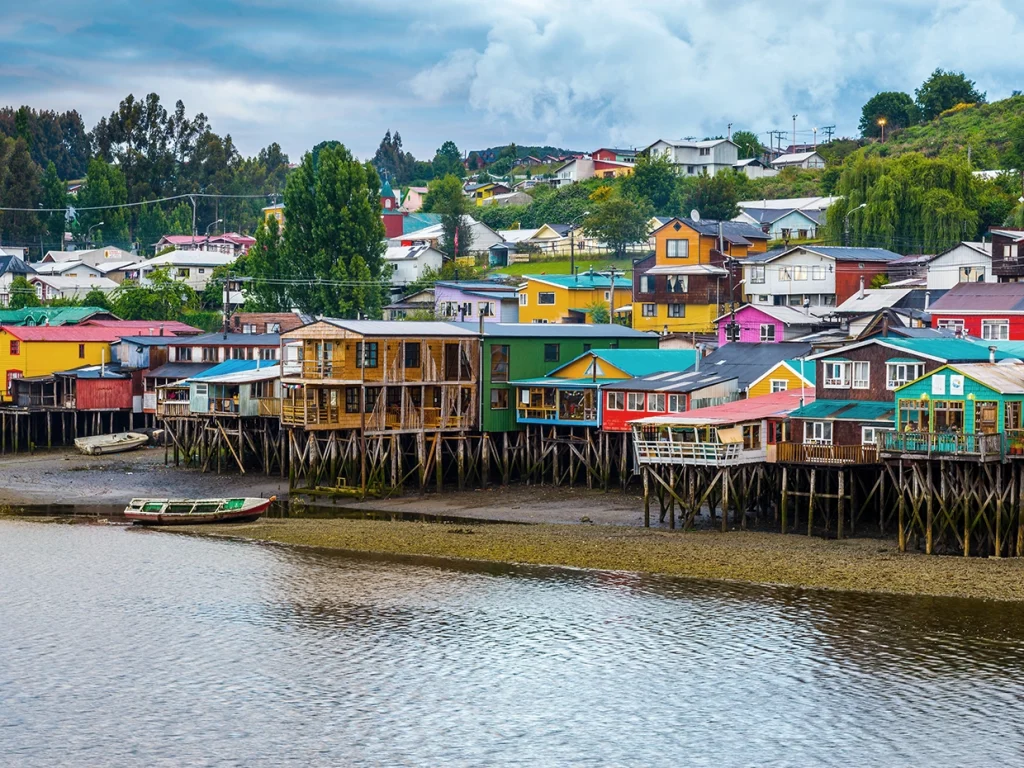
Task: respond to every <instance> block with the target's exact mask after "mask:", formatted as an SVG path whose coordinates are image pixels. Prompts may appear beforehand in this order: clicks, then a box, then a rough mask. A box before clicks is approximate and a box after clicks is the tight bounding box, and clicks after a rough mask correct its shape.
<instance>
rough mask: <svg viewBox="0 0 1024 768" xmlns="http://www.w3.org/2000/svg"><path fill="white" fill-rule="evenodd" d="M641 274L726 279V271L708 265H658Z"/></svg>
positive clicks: (727, 273)
mask: <svg viewBox="0 0 1024 768" xmlns="http://www.w3.org/2000/svg"><path fill="white" fill-rule="evenodd" d="M643 274H645V275H709V276H711V277H727V276H728V275H729V272H728V270H726V269H723V268H722V267H715V266H712V265H710V264H680V265H679V266H678V267H676V266H673V265H671V264H659V265H658V266H656V267H651V268H650V269H648V270H647V271H646V272H644V273H643Z"/></svg>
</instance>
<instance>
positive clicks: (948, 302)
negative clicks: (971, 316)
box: [929, 283, 1024, 314]
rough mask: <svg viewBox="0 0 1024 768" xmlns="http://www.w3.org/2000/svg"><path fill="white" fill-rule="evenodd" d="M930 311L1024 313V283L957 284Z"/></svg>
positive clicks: (934, 302) (932, 304)
mask: <svg viewBox="0 0 1024 768" xmlns="http://www.w3.org/2000/svg"><path fill="white" fill-rule="evenodd" d="M929 309H930V311H931V312H933V313H945V312H964V313H978V314H989V313H993V312H1000V313H1006V312H1024V283H957V284H956V285H954V286H953V287H952V288H950V289H949V290H948V291H946V293H945V294H944V295H943V296H941V297H939V298H938V299H936V300H935V301H933V302H932V303H931V306H930V308H929Z"/></svg>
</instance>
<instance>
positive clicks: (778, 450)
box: [775, 443, 878, 466]
mask: <svg viewBox="0 0 1024 768" xmlns="http://www.w3.org/2000/svg"><path fill="white" fill-rule="evenodd" d="M775 461H776V462H777V463H779V464H825V465H832V466H841V465H844V464H876V463H877V462H878V449H877V448H876V447H875V446H873V445H829V444H826V443H778V444H777V445H776V446H775Z"/></svg>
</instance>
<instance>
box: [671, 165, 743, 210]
mask: <svg viewBox="0 0 1024 768" xmlns="http://www.w3.org/2000/svg"><path fill="white" fill-rule="evenodd" d="M745 181H746V178H745V177H739V176H738V175H737V174H730V173H716V174H715V175H714V176H708V174H707V173H702V174H701V175H700V176H693V177H687V178H685V179H682V180H681V185H682V206H681V208H680V210H681V211H682V213H683V215H686V214H688V213H689V212H690V211H692V210H696V211H697V212H698V213H700V217H701V218H702V219H718V220H721V221H728V220H729V219H731V218H732V217H733V216H735V215H736V214H738V213H739V208H738V207H737V206H736V201H737V200H739V199H740V198H739V186H738V185H739V184H742V183H744V182H745Z"/></svg>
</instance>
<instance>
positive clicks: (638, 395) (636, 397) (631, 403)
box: [626, 392, 644, 411]
mask: <svg viewBox="0 0 1024 768" xmlns="http://www.w3.org/2000/svg"><path fill="white" fill-rule="evenodd" d="M643 409H644V393H643V392H629V393H627V395H626V410H627V411H642V410H643Z"/></svg>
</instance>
